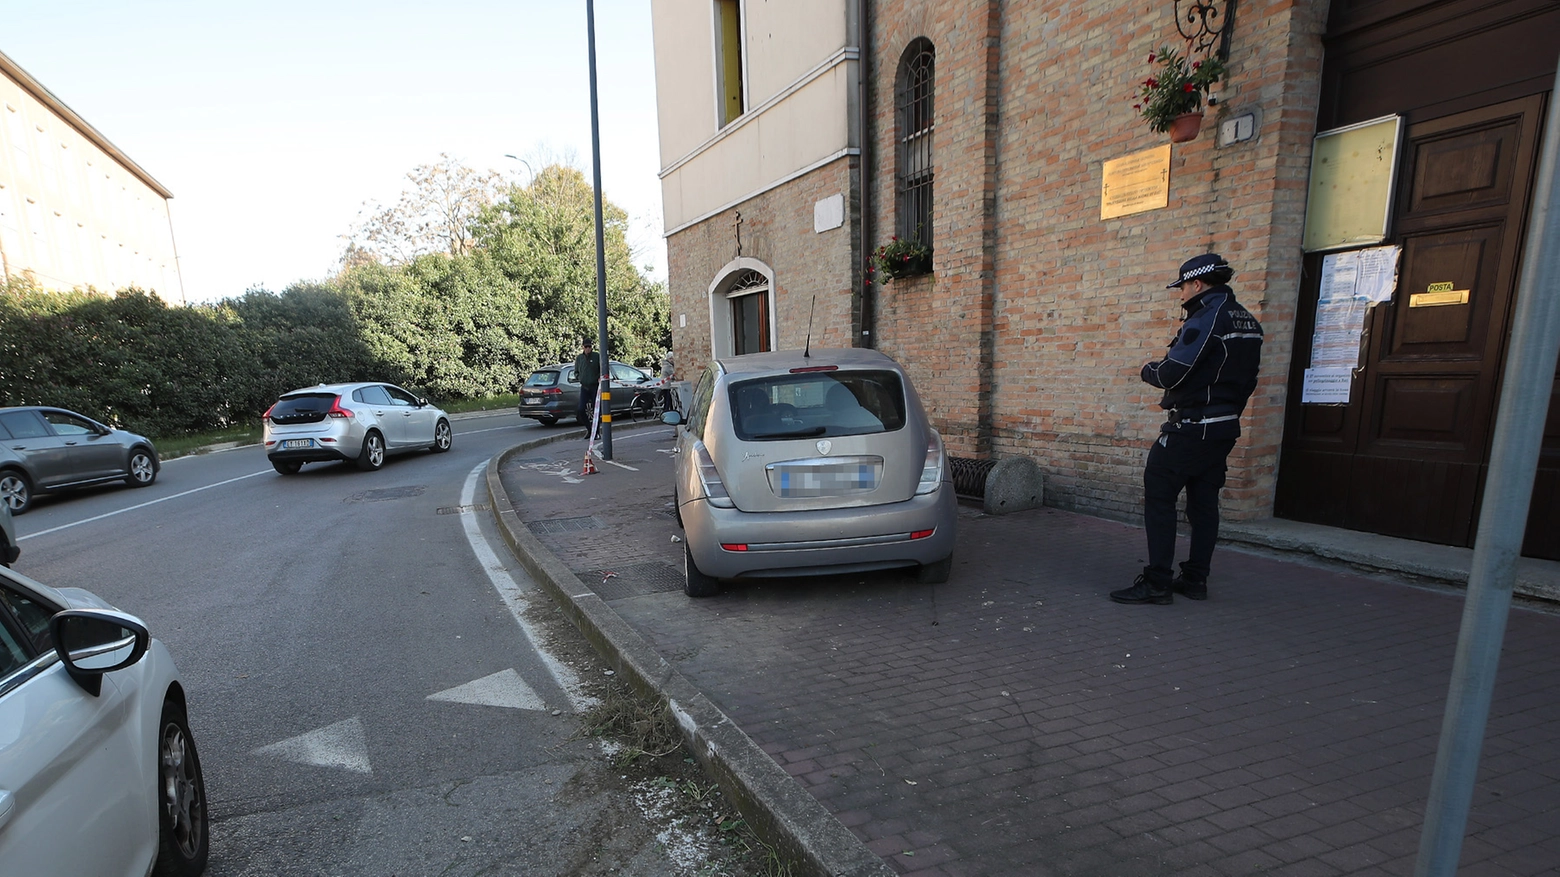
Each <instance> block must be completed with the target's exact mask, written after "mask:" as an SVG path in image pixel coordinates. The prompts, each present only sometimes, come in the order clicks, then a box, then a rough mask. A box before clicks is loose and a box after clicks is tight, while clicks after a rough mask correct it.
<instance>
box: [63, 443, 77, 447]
mask: <svg viewBox="0 0 1560 877" xmlns="http://www.w3.org/2000/svg"><path fill="white" fill-rule="evenodd" d="M65 444H66V445H68V446H70V447H73V448H74V447H75V446H76V443H75V442H66V443H65Z"/></svg>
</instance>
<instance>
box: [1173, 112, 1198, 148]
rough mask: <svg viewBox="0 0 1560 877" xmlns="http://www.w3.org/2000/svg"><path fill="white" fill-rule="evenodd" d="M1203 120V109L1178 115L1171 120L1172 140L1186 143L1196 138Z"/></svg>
mask: <svg viewBox="0 0 1560 877" xmlns="http://www.w3.org/2000/svg"><path fill="white" fill-rule="evenodd" d="M1202 120H1203V114H1202V110H1194V111H1192V112H1190V113H1182V114H1181V115H1179V116H1176V117H1175V118H1174V119H1172V120H1171V121H1170V142H1171V143H1185V142H1186V141H1188V140H1196V139H1197V132H1199V131H1201V130H1202Z"/></svg>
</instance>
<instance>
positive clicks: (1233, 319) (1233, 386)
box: [1142, 285, 1262, 439]
mask: <svg viewBox="0 0 1560 877" xmlns="http://www.w3.org/2000/svg"><path fill="white" fill-rule="evenodd" d="M1181 307H1182V308H1184V309H1185V310H1186V317H1185V320H1184V322H1182V323H1181V331H1179V332H1177V333H1176V336H1175V340H1174V341H1172V342H1171V343H1170V350H1169V352H1168V354H1167V355H1166V356H1165V358H1164V359H1161V360H1159V361H1158V362H1151V363H1148V364H1147V365H1145V366H1143V372H1142V377H1143V380H1144V381H1146V382H1148V383H1150V384H1153V385H1154V386H1156V387H1159V388H1160V389H1162V390H1164V391H1165V395H1164V398H1163V399H1161V400H1160V402H1159V407H1161V408H1163V409H1165V410H1166V411H1168V412H1169V419H1168V420H1167V421H1166V422H1165V425H1164V426H1163V427H1161V428H1160V431H1161V432H1163V433H1170V434H1179V435H1190V436H1195V437H1196V438H1201V439H1232V438H1235V437H1237V436H1239V435H1240V414H1241V412H1242V411H1244V410H1245V408H1246V400H1247V399H1249V398H1251V393H1252V391H1253V390H1255V389H1256V387H1257V367H1258V364H1259V362H1260V360H1261V358H1262V326H1261V325H1260V324H1259V323H1258V322H1257V319H1256V317H1253V316H1252V315H1251V312H1250V311H1247V310H1246V309H1245V308H1243V307H1241V306H1240V303H1239V302H1237V301H1236V300H1235V293H1234V292H1232V291H1231V290H1230V288H1229V287H1228V286H1224V285H1219V286H1215V287H1213V288H1212V289H1206V290H1203V291H1202V292H1201V293H1199V294H1197V295H1196V296H1193V297H1192V298H1191V299H1190V300H1188V301H1187V302H1185V303H1184V304H1182V305H1181Z"/></svg>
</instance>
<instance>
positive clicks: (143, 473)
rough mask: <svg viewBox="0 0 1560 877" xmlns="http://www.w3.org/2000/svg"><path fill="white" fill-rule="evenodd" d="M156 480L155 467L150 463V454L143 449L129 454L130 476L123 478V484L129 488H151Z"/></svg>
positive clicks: (137, 449)
mask: <svg viewBox="0 0 1560 877" xmlns="http://www.w3.org/2000/svg"><path fill="white" fill-rule="evenodd" d="M156 480H157V466H156V464H154V463H153V462H152V455H151V452H149V451H147V450H146V449H145V448H136V449H135V450H133V451H131V452H130V474H129V475H126V476H125V483H126V484H128V485H130V486H131V487H151V486H152V482H153V481H156Z"/></svg>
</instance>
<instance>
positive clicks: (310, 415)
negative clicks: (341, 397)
mask: <svg viewBox="0 0 1560 877" xmlns="http://www.w3.org/2000/svg"><path fill="white" fill-rule="evenodd" d="M336 398H337V396H336V394H335V393H298V394H296V395H292V396H283V397H282V398H280V399H278V400H276V404H275V405H274V406H272V408H271V420H272V421H274V422H276V423H318V422H319V421H321V420H324V419H325V414H326V412H328V411H330V406H331V405H333V404H335V402H336Z"/></svg>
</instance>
